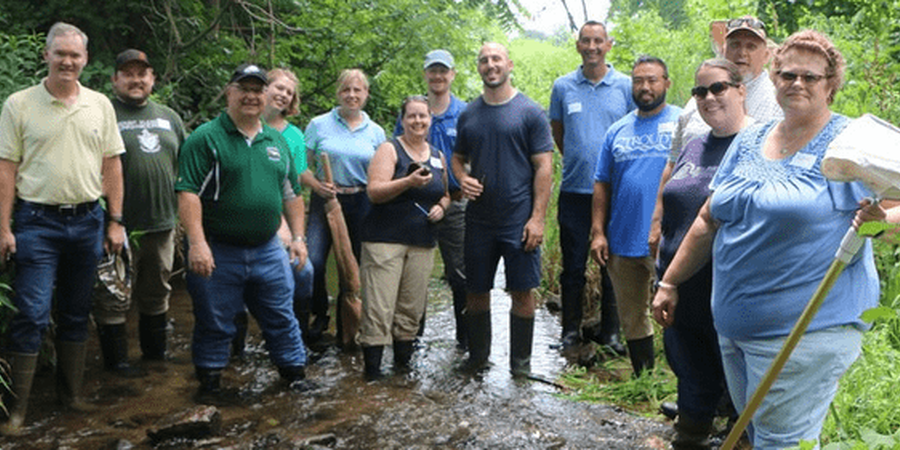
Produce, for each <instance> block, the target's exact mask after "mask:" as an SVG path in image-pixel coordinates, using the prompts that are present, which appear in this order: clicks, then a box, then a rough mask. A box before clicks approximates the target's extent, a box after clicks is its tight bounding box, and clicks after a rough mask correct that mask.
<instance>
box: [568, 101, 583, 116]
mask: <svg viewBox="0 0 900 450" xmlns="http://www.w3.org/2000/svg"><path fill="white" fill-rule="evenodd" d="M568 106H569V108H568V109H569V114H575V113H580V112H581V102H575V103H569V105H568Z"/></svg>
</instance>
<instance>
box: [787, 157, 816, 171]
mask: <svg viewBox="0 0 900 450" xmlns="http://www.w3.org/2000/svg"><path fill="white" fill-rule="evenodd" d="M815 163H816V157H815V155H810V154H809V153H797V154H795V155H794V157H793V158H792V159H791V162H790V165H792V166H796V167H799V168H801V169H806V170H809V169H812V166H813V164H815Z"/></svg>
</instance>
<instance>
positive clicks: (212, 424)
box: [147, 405, 222, 443]
mask: <svg viewBox="0 0 900 450" xmlns="http://www.w3.org/2000/svg"><path fill="white" fill-rule="evenodd" d="M221 431H222V414H221V413H219V410H218V409H217V408H216V407H215V406H206V405H201V406H197V407H194V408H191V409H189V410H187V411H182V412H180V413H177V414H174V415H172V416H169V417H166V418H164V419H162V420H160V421H159V422H158V423H157V425H156V426H154V427H153V428H151V429H149V430H147V436H148V437H150V440H152V441H153V442H154V443H156V442H162V441H168V440H170V439H190V440H195V439H203V438H207V437H209V436H216V435H218V434H219V432H221Z"/></svg>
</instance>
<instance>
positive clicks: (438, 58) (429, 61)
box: [422, 50, 453, 69]
mask: <svg viewBox="0 0 900 450" xmlns="http://www.w3.org/2000/svg"><path fill="white" fill-rule="evenodd" d="M435 64H441V65H443V66H445V67H447V68H448V69H452V68H453V55H451V54H450V52H448V51H447V50H432V51H430V52H428V54H427V55H425V65H424V66H423V67H422V68H423V69H427V68H429V67H431V66H433V65H435Z"/></svg>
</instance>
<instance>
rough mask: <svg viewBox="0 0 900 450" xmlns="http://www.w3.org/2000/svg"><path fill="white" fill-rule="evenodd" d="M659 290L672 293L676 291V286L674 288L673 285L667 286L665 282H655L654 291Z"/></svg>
mask: <svg viewBox="0 0 900 450" xmlns="http://www.w3.org/2000/svg"><path fill="white" fill-rule="evenodd" d="M660 288H662V289H671V290H673V291H675V290H678V286H675V285H674V284H669V283H666V282H665V281H657V282H656V289H660Z"/></svg>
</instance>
